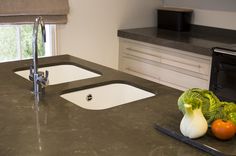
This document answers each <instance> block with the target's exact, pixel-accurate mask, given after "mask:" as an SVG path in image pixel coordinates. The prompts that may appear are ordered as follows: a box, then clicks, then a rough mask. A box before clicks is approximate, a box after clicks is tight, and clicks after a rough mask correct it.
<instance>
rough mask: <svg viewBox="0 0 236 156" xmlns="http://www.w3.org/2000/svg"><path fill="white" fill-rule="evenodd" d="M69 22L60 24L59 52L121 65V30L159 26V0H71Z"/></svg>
mask: <svg viewBox="0 0 236 156" xmlns="http://www.w3.org/2000/svg"><path fill="white" fill-rule="evenodd" d="M69 3H70V14H69V16H68V23H67V24H66V25H60V26H58V27H57V33H58V52H59V54H71V55H74V56H77V57H79V58H83V59H86V60H89V61H92V62H95V63H98V64H102V65H105V66H108V67H112V68H115V69H117V68H118V49H119V42H118V37H117V30H118V29H121V28H138V27H148V26H155V25H156V20H155V19H156V8H157V7H158V6H159V0H69Z"/></svg>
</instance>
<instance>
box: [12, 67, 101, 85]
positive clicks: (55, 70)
mask: <svg viewBox="0 0 236 156" xmlns="http://www.w3.org/2000/svg"><path fill="white" fill-rule="evenodd" d="M38 70H39V71H43V72H45V71H46V70H47V71H48V72H49V76H48V79H49V85H56V84H60V83H65V82H71V81H76V80H83V79H88V78H93V77H98V76H101V75H100V74H97V73H94V72H91V71H88V70H86V69H83V68H80V67H77V66H75V65H55V66H48V67H42V68H39V69H38ZM15 73H16V74H18V75H20V76H22V77H23V78H25V79H27V80H29V74H30V71H29V69H28V70H21V71H17V72H15Z"/></svg>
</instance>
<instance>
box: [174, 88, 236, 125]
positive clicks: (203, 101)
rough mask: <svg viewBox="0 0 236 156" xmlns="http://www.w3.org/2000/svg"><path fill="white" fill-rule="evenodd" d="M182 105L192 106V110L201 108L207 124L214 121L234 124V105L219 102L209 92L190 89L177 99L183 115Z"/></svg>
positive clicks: (235, 113) (235, 118)
mask: <svg viewBox="0 0 236 156" xmlns="http://www.w3.org/2000/svg"><path fill="white" fill-rule="evenodd" d="M184 104H190V105H192V109H193V110H194V109H196V108H201V109H202V113H203V115H204V117H205V118H206V120H207V122H208V124H210V123H211V122H212V121H214V120H216V119H224V120H231V121H232V122H234V123H235V124H236V104H234V103H232V102H222V101H220V100H219V99H218V98H217V97H216V95H215V94H214V93H213V92H211V91H209V90H206V89H200V88H192V89H189V90H187V91H185V92H184V93H183V94H182V95H181V96H180V97H179V99H178V108H179V110H180V111H182V113H183V114H185V109H184Z"/></svg>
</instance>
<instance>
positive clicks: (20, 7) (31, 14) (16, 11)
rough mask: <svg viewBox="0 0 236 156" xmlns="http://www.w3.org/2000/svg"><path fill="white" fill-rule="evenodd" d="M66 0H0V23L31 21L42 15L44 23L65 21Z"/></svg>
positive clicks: (67, 8) (66, 12)
mask: <svg viewBox="0 0 236 156" xmlns="http://www.w3.org/2000/svg"><path fill="white" fill-rule="evenodd" d="M68 13H69V3H68V0H0V23H5V24H8V23H16V24H17V23H20V24H23V23H33V22H34V19H35V17H37V16H43V18H44V20H45V23H50V24H58V23H59V24H63V23H67V14H68Z"/></svg>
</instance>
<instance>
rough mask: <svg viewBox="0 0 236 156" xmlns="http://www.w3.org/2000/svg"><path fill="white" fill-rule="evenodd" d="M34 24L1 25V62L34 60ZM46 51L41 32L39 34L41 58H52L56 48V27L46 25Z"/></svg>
mask: <svg viewBox="0 0 236 156" xmlns="http://www.w3.org/2000/svg"><path fill="white" fill-rule="evenodd" d="M32 34H33V24H25V25H0V62H5V61H12V60H21V59H27V58H32ZM46 37H47V38H46V43H45V50H44V48H43V44H42V35H41V30H40V31H39V34H38V52H39V57H43V56H52V55H53V54H54V47H55V39H54V38H55V25H46Z"/></svg>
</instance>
